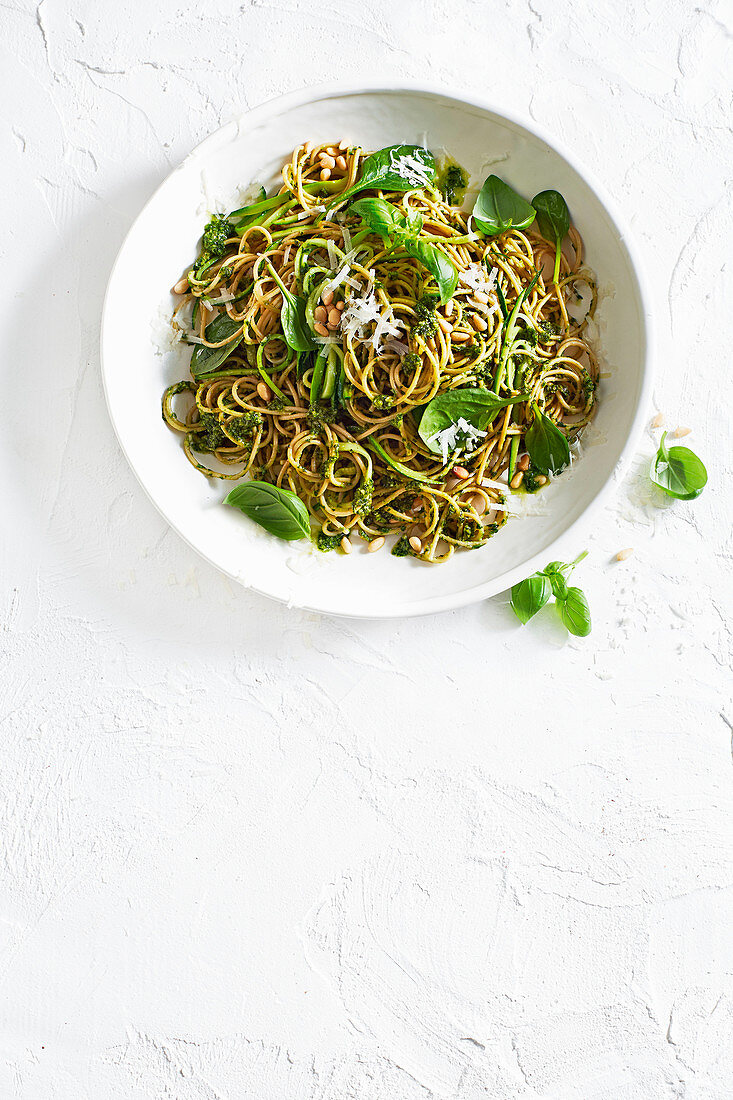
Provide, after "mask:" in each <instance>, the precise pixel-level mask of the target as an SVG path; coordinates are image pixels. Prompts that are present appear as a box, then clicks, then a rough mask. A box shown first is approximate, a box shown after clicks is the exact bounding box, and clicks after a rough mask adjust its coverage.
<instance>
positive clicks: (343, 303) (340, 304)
mask: <svg viewBox="0 0 733 1100" xmlns="http://www.w3.org/2000/svg"><path fill="white" fill-rule="evenodd" d="M345 305H346V302H343V301H342V302H337V303H336V309H337V310H338V311H339V313H340V312H341V310H342V309H343V308H344V307H345Z"/></svg>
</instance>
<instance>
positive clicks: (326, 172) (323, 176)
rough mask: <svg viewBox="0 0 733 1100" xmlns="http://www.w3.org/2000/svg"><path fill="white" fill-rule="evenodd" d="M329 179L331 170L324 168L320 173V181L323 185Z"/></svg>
mask: <svg viewBox="0 0 733 1100" xmlns="http://www.w3.org/2000/svg"><path fill="white" fill-rule="evenodd" d="M330 178H331V169H330V168H324V169H323V171H322V172H321V179H322V180H323V182H324V183H325V181H326V180H330Z"/></svg>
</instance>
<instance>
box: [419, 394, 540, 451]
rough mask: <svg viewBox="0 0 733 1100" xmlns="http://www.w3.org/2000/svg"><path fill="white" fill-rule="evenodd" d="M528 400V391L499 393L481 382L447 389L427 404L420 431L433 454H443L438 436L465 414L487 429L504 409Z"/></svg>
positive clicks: (465, 416)
mask: <svg viewBox="0 0 733 1100" xmlns="http://www.w3.org/2000/svg"><path fill="white" fill-rule="evenodd" d="M526 400H527V395H526V394H518V395H517V396H516V397H497V396H496V394H495V393H492V392H491V390H483V389H479V387H477V386H465V387H464V388H462V389H456V390H446V391H445V392H444V393H439V394H437V395H436V396H435V397H434V398H433V399H432V401H429V402H428V404H427V405H426V406H425V411H424V413H423V414H422V417H421V418H420V426H419V428H418V433H419V435H420V438H421V439H422V441H423V443H424V444H425V445H426V446H427V447H428V449H429V450H431V451H432V452H433V454H440V453H441V449H440V447H439V445H438V443H437V442H436V439H435V437H436V436H437V435H439V434H440V432H442V431H444V429H445V428H449V427H450V426H451V424H455V423H456V421H457V420H459V419H460V418H461V417H463V419H464V420H467V421H468V423H469V424H472V425H473V427H474V428H478V429H479V431H485V429H486V428H487V427H488V426H489V424H490V423H491V421H492V420H493V419H494V417H495V416H496V414H497V413H498V412H499V410H500V409H505V408H506V407H507V405H517V404H518V403H519V402H520V401H526Z"/></svg>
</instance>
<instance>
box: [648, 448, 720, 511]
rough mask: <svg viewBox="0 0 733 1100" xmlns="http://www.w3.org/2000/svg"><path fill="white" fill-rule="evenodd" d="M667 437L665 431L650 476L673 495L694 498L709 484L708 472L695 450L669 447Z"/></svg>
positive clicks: (666, 491)
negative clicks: (666, 441)
mask: <svg viewBox="0 0 733 1100" xmlns="http://www.w3.org/2000/svg"><path fill="white" fill-rule="evenodd" d="M666 438H667V433H666V432H664V433H663V434H662V438H661V439H660V441H659V450H658V451H657V453H656V455H655V457H654V461H653V462H652V466H651V470H650V471H649V477H650V478H651V479H652V481H653V482H654V484H655V485H658V486H659V488H660V489H663V490H664V492H665V493H669V495H670V496H671V497H676V498H677V499H678V500H694V499H695V497H699V496H700V493H701V492H702V491H703V489H704V488H705V486H706V485H707V483H708V472H707V470H706V469H705V466H704V465H703V463H702V461H701V460H700V459H699V458H698V457H697V455H696V454H695V452H694V451H691V450H690V448H689V447H667V445H666V443H665V439H666Z"/></svg>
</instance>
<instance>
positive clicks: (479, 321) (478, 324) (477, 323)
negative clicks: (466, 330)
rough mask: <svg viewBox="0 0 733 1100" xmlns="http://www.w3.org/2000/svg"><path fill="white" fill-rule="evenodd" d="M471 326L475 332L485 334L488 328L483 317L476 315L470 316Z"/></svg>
mask: <svg viewBox="0 0 733 1100" xmlns="http://www.w3.org/2000/svg"><path fill="white" fill-rule="evenodd" d="M471 324H472V325H473V327H474V328H475V329H476V332H486V330H487V328H488V327H489V326H488V323H487V322H486V321H485V320H484V319H483V317H479V315H478V313H472V314H471Z"/></svg>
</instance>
